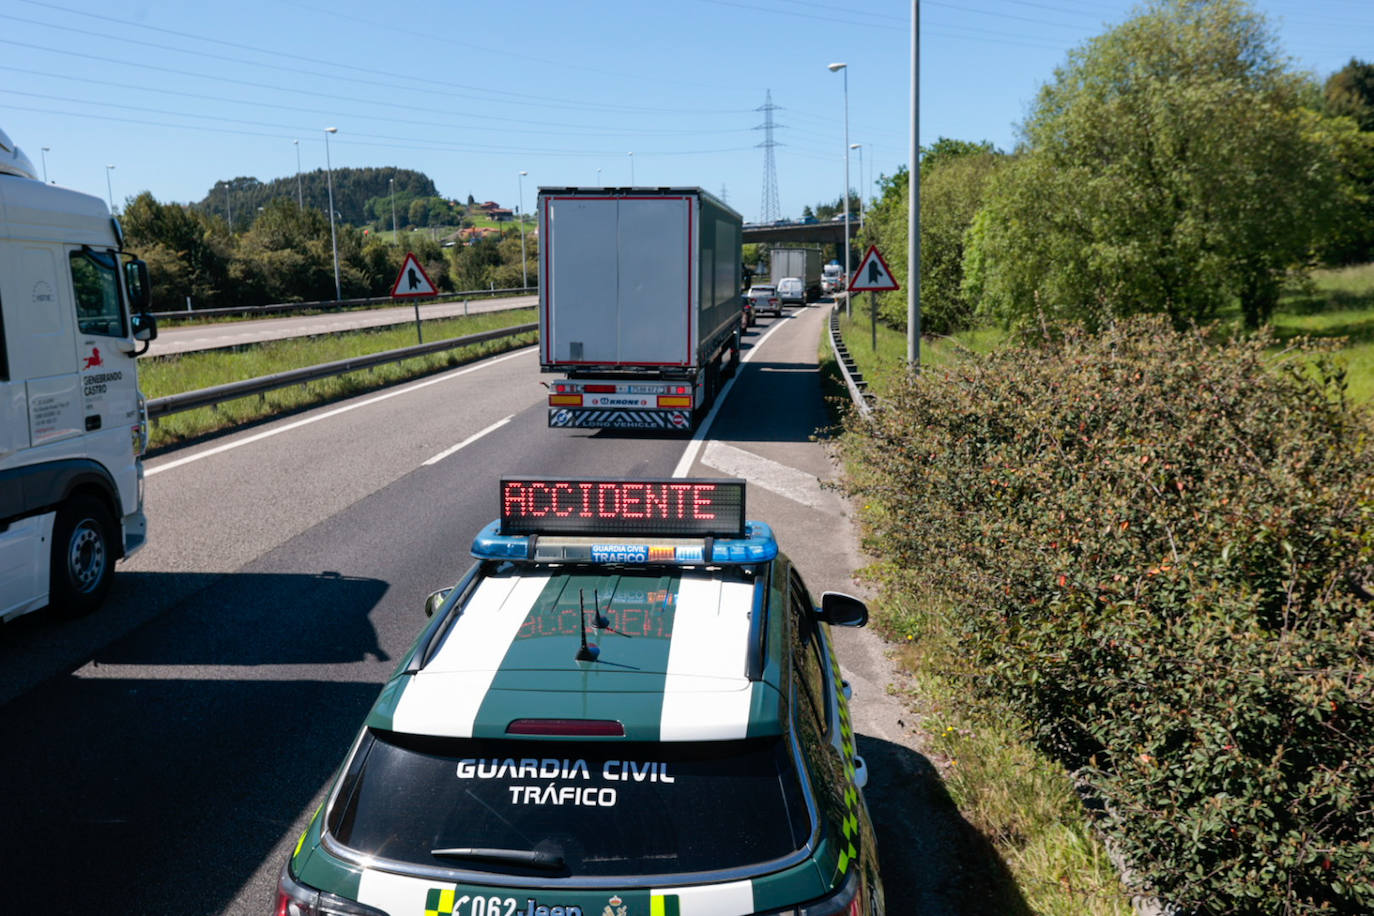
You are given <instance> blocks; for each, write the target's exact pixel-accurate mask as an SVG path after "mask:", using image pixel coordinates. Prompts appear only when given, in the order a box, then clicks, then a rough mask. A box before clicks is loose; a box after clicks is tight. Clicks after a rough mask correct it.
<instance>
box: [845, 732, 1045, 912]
mask: <svg viewBox="0 0 1374 916" xmlns="http://www.w3.org/2000/svg"><path fill="white" fill-rule="evenodd" d="M856 738H857V743H858V751H859V755H860V756H861V757H863V758H864V762H865V763H867V764H868V772H869V784H868V787H867V788H866V789H865V790H864V795H865V797H866V798H867V799H868V801H869V813H870V815H871V816H872V818H873V828H874V831H875V832H876V833H877V835H878V859H879V862H880V865H881V869H882V875H883V893H884V894H885V896H886V898H887V911H888V912H889V913H894V914H895V913H921V914H922V916H990V914H997V916H1032V913H1033V911H1032V910H1031V908H1030V906H1029V905H1028V904H1027V903H1026V901H1025V899H1024V898H1023V897H1022V895H1021V891H1020V889H1019V888H1018V887H1017V886H1016V881H1015V879H1014V878H1013V877H1012V874H1011V870H1010V869H1009V868H1008V867H1007V864H1006V863H1005V862H1004V861H1002V858H1001V856H999V855H998V854H997V850H996V849H994V848H993V846H992V844H991V843H990V842H988V840H987V838H986V837H984V836H983V835H982V834H981V833H979V832H978V831H977V830H976V829H975V828H974V827H973V825H971V824H970V823H969V822H968V821H966V820H964V818H963V815H961V814H960V813H959V809H958V808H957V807H956V806H955V804H954V801H953V800H952V799H951V798H950V797H949V793H948V792H947V791H945V786H944V783H943V782H942V781H941V779H940V774H939V773H938V772H937V771H936V769H935V767H934V766H933V765H932V764H931V762H930V761H929V760H927V759H926V758H925V757H924V756H922V755H921V754H918V753H916V752H915V751H913V750H911V749H909V748H906V747H903V746H901V745H899V744H894V743H893V742H891V741H884V740H882V739H880V738H872V737H868V736H866V735H856ZM879 799H881V803H878V800H879Z"/></svg>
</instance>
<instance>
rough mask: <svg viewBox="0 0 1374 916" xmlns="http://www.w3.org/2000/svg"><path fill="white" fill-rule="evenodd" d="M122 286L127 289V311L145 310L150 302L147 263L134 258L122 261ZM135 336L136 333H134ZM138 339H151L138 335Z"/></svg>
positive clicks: (150, 286)
mask: <svg viewBox="0 0 1374 916" xmlns="http://www.w3.org/2000/svg"><path fill="white" fill-rule="evenodd" d="M124 286H125V288H126V289H127V290H128V291H129V311H130V312H133V313H139V312H146V311H148V306H149V305H151V304H152V298H153V296H152V289H153V287H152V284H151V283H150V282H149V281H148V265H147V264H146V263H145V262H143V261H140V260H138V259H137V258H135V259H134V260H132V261H126V262H125V263H124ZM135 336H136V337H137V335H135ZM138 339H139V340H145V339H146V340H152V338H151V337H149V338H143V337H139V338H138Z"/></svg>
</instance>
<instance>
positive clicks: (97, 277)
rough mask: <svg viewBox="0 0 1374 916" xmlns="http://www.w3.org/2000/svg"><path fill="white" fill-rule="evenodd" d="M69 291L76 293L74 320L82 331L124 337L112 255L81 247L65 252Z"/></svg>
mask: <svg viewBox="0 0 1374 916" xmlns="http://www.w3.org/2000/svg"><path fill="white" fill-rule="evenodd" d="M69 260H70V261H71V270H72V291H73V292H74V293H75V295H76V323H77V327H78V328H80V330H81V333H82V334H99V335H102V336H105V337H123V336H124V312H123V309H121V308H120V304H119V275H118V269H117V264H116V261H115V257H114V255H113V254H107V253H103V252H98V251H93V250H91V249H90V248H84V249H82V250H81V251H73V252H72V253H71V254H70V255H69Z"/></svg>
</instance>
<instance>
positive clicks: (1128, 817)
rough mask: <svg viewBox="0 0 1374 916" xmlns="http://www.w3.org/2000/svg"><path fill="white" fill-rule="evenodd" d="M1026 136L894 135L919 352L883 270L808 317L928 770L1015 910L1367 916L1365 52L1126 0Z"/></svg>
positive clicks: (1369, 279)
mask: <svg viewBox="0 0 1374 916" xmlns="http://www.w3.org/2000/svg"><path fill="white" fill-rule="evenodd" d="M1023 136H1024V137H1025V142H1024V144H1023V145H1022V147H1020V148H1018V149H1017V150H1015V151H1014V152H1011V153H1005V152H1002V151H998V150H995V149H993V148H992V147H991V146H990V145H988V144H985V143H975V142H965V141H956V140H948V139H943V138H942V139H941V140H939V141H937V142H936V143H935V144H934V145H933V146H932V147H930V148H929V149H927V150H924V151H923V157H922V161H921V165H920V169H919V180H920V181H921V185H922V188H921V206H922V224H921V232H922V264H921V274H922V305H923V309H922V318H923V327H924V329H925V330H926V331H927V332H929V333H930V334H931V335H932V336H931V337H929V338H927V339H926V341H924V342H923V350H922V352H923V359H922V363H923V372H922V374H921V375H919V376H916V375H911V374H909V373H907V372H906V371H905V367H904V366H903V365H902V363H903V360H904V357H905V343H904V338H905V314H906V305H905V293H904V292H899V293H896V294H885V295H883V296H882V297H881V298H880V300H879V327H878V329H877V330H878V338H879V341H878V347H877V350H876V352H874V351H873V350H872V349H871V348H870V344H869V341H870V333H871V325H870V324H869V323H868V308H867V305H868V303H867V301H866V298H865V299H864V300H857V301H856V303H855V306H856V307H855V311H854V315H853V316H852V318H845V319H842V322H841V325H842V329H843V332H844V334H845V339H846V342H847V343H848V345H849V350H850V352H851V354H852V355H853V356H854V357H855V358H856V360H858V362H859V364H860V368H861V370H862V371H863V372H864V373H865V376H866V377H867V378H868V379H869V381H870V383H871V384H873V385H874V387H875V388H876V389H877V391H878V393H879V394H880V398H881V400H880V405H879V408H878V409H877V410H875V412H874V415H873V418H872V419H871V420H868V421H864V420H861V419H860V417H859V416H858V414H857V413H851V414H849V415H848V416H847V419H846V426H845V432H844V434H843V437H842V439H841V451H842V454H843V456H844V458H845V461H846V486H847V487H848V491H849V493H850V495H851V497H852V498H853V499H854V501H855V503H856V504H857V506H858V507H859V512H860V521H861V525H862V528H863V531H864V543H865V547H866V549H867V550H868V552H869V553H870V555H871V556H872V557H873V558H874V563H873V565H872V566H871V567H870V568H869V569H868V570H867V574H868V575H869V576H870V577H871V578H872V580H873V581H874V582H875V584H876V585H877V586H878V587H879V589H880V591H881V596H882V597H881V600H880V602H878V605H879V608H880V610H879V614H878V617H879V622H880V625H881V626H883V627H884V628H885V629H886V630H887V632H888V634H889V636H890V637H891V638H893V639H895V640H896V641H898V642H899V644H901V645H902V646H903V647H904V658H905V659H906V660H907V662H908V664H909V665H910V666H911V667H912V669H913V671H914V673H915V675H916V678H917V681H918V683H919V684H920V696H919V697H918V698H916V702H917V703H918V704H919V705H920V707H921V710H922V712H923V713H924V722H925V730H926V732H927V734H928V746H929V748H930V749H931V753H932V759H933V760H934V762H935V763H936V764H937V766H939V767H940V769H941V772H942V774H943V776H944V779H945V783H946V785H947V787H948V788H949V789H950V792H951V794H952V795H953V796H954V798H955V800H956V801H957V802H958V803H959V805H960V808H961V810H962V811H964V813H965V815H966V817H968V818H969V820H970V822H972V823H974V824H975V825H976V826H978V827H979V828H980V829H981V830H982V831H983V832H984V833H985V834H986V835H987V836H988V837H989V839H990V840H991V841H993V842H994V843H995V844H996V846H997V849H998V852H999V854H1000V855H1001V856H1002V857H1003V859H1004V860H1005V861H1007V863H1008V864H1009V866H1010V867H1011V868H1012V870H1013V872H1014V873H1015V876H1016V880H1017V882H1018V884H1019V885H1020V888H1021V890H1022V892H1023V893H1024V894H1025V896H1026V899H1027V901H1028V902H1029V903H1030V904H1031V907H1032V909H1033V910H1035V911H1036V912H1043V913H1095V912H1123V911H1124V909H1123V908H1125V907H1127V905H1128V901H1129V898H1130V896H1132V895H1136V894H1143V895H1148V896H1155V897H1157V898H1159V899H1160V900H1161V901H1163V902H1164V903H1166V904H1167V905H1169V906H1171V907H1173V908H1174V909H1175V911H1176V912H1179V913H1182V914H1203V913H1208V914H1210V913H1218V914H1222V913H1226V914H1231V913H1235V914H1240V913H1247V914H1248V913H1284V914H1307V913H1314V914H1315V913H1333V914H1334V913H1341V914H1356V913H1367V912H1371V911H1374V849H1372V848H1371V847H1372V846H1374V820H1371V819H1370V817H1369V812H1370V811H1371V810H1374V765H1371V763H1370V761H1369V749H1370V748H1371V747H1374V651H1371V646H1374V601H1371V595H1370V592H1371V591H1372V590H1374V589H1371V588H1370V585H1369V583H1370V580H1371V569H1372V568H1374V567H1371V563H1370V560H1371V556H1370V553H1371V546H1374V532H1371V530H1370V528H1369V522H1368V519H1369V518H1371V517H1374V515H1372V514H1371V512H1370V509H1371V507H1374V460H1371V458H1374V452H1371V451H1370V449H1369V447H1368V442H1369V440H1370V433H1371V427H1370V423H1369V413H1368V410H1367V407H1366V405H1368V404H1369V403H1370V402H1371V399H1374V264H1371V263H1370V262H1374V65H1370V64H1367V63H1362V62H1360V61H1358V60H1354V59H1352V60H1351V62H1350V63H1349V64H1348V65H1347V66H1346V67H1344V68H1342V69H1341V70H1340V71H1339V72H1337V73H1335V74H1331V75H1330V76H1329V77H1328V78H1327V79H1326V80H1325V81H1324V82H1323V83H1317V82H1315V81H1314V80H1312V79H1311V78H1310V77H1309V76H1307V75H1304V74H1299V73H1296V72H1293V71H1292V70H1290V69H1289V65H1288V64H1287V63H1286V62H1285V59H1284V58H1283V56H1282V54H1281V53H1280V51H1279V50H1278V48H1277V47H1276V46H1275V43H1274V40H1273V38H1272V35H1271V34H1270V32H1269V31H1268V27H1267V25H1266V24H1265V22H1264V21H1263V19H1262V18H1261V17H1260V16H1258V15H1257V14H1256V13H1255V12H1254V11H1253V9H1252V8H1251V7H1249V6H1248V5H1247V4H1245V3H1242V2H1237V0H1218V2H1212V3H1207V4H1196V3H1189V2H1184V0H1155V2H1152V3H1149V4H1147V5H1146V6H1145V7H1144V8H1142V10H1141V11H1140V12H1138V14H1137V15H1136V16H1135V17H1134V18H1132V19H1130V20H1128V21H1126V22H1124V23H1122V24H1121V25H1119V26H1117V27H1115V28H1113V29H1111V30H1109V31H1107V32H1106V33H1104V34H1103V35H1101V36H1099V37H1098V38H1095V39H1093V40H1091V41H1090V42H1088V43H1087V44H1086V45H1084V46H1083V47H1081V48H1080V49H1078V50H1077V51H1075V52H1073V53H1072V54H1071V55H1070V57H1069V59H1068V61H1067V62H1066V63H1065V64H1064V65H1063V66H1062V67H1061V68H1060V69H1059V70H1057V71H1056V72H1055V74H1054V75H1053V78H1052V80H1051V82H1049V83H1048V84H1047V85H1046V86H1045V87H1043V89H1042V90H1041V92H1040V95H1039V98H1038V100H1037V102H1036V104H1035V105H1034V106H1033V108H1032V110H1031V113H1030V114H1029V116H1028V118H1027V121H1026V123H1025V125H1024V129H1023ZM909 180H910V176H909V175H908V174H907V173H906V172H901V173H899V174H898V175H896V176H891V177H886V178H884V179H883V180H882V190H883V196H882V198H881V199H880V200H879V201H878V202H877V204H875V205H874V206H873V207H872V208H871V209H870V210H869V212H868V219H867V230H866V235H865V237H864V238H863V239H861V244H863V243H869V242H872V243H876V244H878V245H879V246H880V248H881V249H882V250H883V252H884V254H885V255H886V256H887V259H888V263H889V265H890V266H891V267H892V268H893V270H894V272H895V273H896V274H897V275H898V276H903V275H904V274H905V272H906V263H905V254H906V242H907V239H906V208H907V202H906V201H907V193H908V189H909ZM1080 799H1082V800H1080ZM1099 838H1101V839H1099ZM1105 849H1110V850H1111V851H1112V856H1113V861H1109V860H1108V857H1107V855H1106V853H1105V852H1104V850H1105Z"/></svg>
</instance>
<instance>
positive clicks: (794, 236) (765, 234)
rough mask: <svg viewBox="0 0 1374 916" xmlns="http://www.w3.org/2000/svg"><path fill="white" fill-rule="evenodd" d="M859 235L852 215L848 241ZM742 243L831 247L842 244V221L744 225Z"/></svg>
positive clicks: (857, 225)
mask: <svg viewBox="0 0 1374 916" xmlns="http://www.w3.org/2000/svg"><path fill="white" fill-rule="evenodd" d="M858 234H859V221H858V220H857V219H855V218H854V217H853V216H852V215H851V216H850V218H849V241H850V244H851V245H852V244H853V243H854V237H855V236H857V235H858ZM744 241H746V242H784V243H787V242H825V243H829V244H832V245H843V244H844V220H843V219H838V220H826V221H824V222H814V223H803V222H801V221H800V220H789V221H786V222H777V223H745V224H744Z"/></svg>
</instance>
